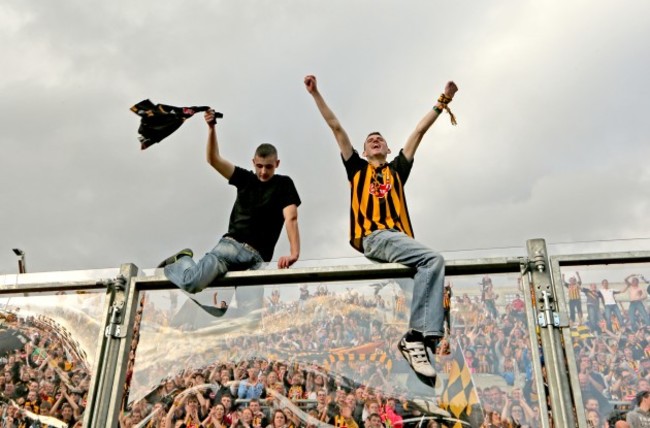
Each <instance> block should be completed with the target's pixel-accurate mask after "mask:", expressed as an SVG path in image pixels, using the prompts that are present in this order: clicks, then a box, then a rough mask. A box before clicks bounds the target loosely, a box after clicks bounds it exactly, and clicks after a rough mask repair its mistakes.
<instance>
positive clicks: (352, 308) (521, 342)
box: [122, 277, 539, 428]
mask: <svg viewBox="0 0 650 428" xmlns="http://www.w3.org/2000/svg"><path fill="white" fill-rule="evenodd" d="M515 287H516V286H515ZM314 288H315V289H312V290H309V289H308V287H307V286H303V287H301V291H300V295H299V296H298V297H297V298H295V299H286V298H285V299H283V298H282V296H281V295H280V291H279V290H274V291H273V292H272V293H271V295H270V296H269V297H268V298H267V299H266V305H265V311H264V315H263V317H262V320H261V322H260V324H261V325H262V326H263V328H260V330H259V331H257V332H254V333H252V334H242V335H229V336H228V337H227V338H222V339H218V338H214V339H211V340H214V348H215V350H214V351H213V352H211V353H210V352H207V353H202V354H203V355H201V356H200V357H197V356H195V357H194V358H193V359H192V363H191V364H186V365H185V367H186V368H185V369H183V370H174V371H168V372H167V373H165V374H164V375H162V376H160V377H158V378H157V379H158V381H155V380H154V379H156V376H159V375H161V374H162V373H163V372H164V370H162V371H161V370H160V369H159V368H160V365H158V366H153V365H151V366H149V369H148V370H142V371H140V370H138V368H137V367H135V370H134V372H133V379H137V380H138V382H140V383H146V382H150V383H149V385H152V386H155V385H159V386H157V387H155V388H154V389H153V390H151V391H150V392H149V393H148V394H146V396H143V394H140V393H138V394H134V395H133V396H132V401H131V402H130V404H129V406H128V411H126V412H125V413H124V415H123V417H122V427H123V428H127V427H132V426H147V427H177V426H183V424H185V426H186V427H194V426H204V427H209V426H213V427H217V426H219V427H221V426H228V427H230V426H232V427H233V428H237V427H239V426H240V425H243V426H244V427H249V426H250V425H253V426H254V427H255V428H257V427H258V426H262V427H263V428H266V427H267V426H270V425H273V424H274V423H275V422H276V421H275V419H276V417H277V419H278V420H280V419H282V416H280V413H285V414H284V423H282V421H278V422H277V426H278V427H279V426H282V425H284V426H287V427H290V426H291V425H293V426H294V427H296V428H297V427H298V426H307V425H310V424H316V425H319V424H322V423H328V424H331V425H337V426H341V427H343V426H346V427H347V426H349V427H350V428H354V426H355V424H356V426H358V427H365V426H371V425H372V426H373V427H374V428H381V427H392V426H393V425H396V426H398V428H399V427H401V426H405V425H416V424H420V425H421V424H425V425H426V424H427V423H429V422H430V423H431V426H433V425H434V424H438V423H440V424H441V425H440V426H444V425H442V424H444V423H445V421H444V420H442V419H440V418H438V417H431V418H422V412H421V411H420V409H421V406H419V405H418V400H417V397H415V396H414V394H413V393H412V391H411V388H410V387H408V386H407V385H406V379H407V374H408V367H407V366H406V365H405V364H404V362H403V360H402V357H401V356H399V354H398V353H397V352H396V348H395V346H394V344H395V342H396V341H397V340H399V337H400V335H401V333H403V330H404V328H405V326H404V323H405V321H406V319H407V313H408V312H407V309H408V297H407V296H405V295H404V294H403V293H401V292H400V291H394V292H393V293H392V295H391V293H390V292H389V290H391V289H393V290H394V289H395V288H397V287H390V286H386V284H377V285H376V286H375V288H376V290H377V292H376V293H368V294H362V293H359V292H356V291H355V290H354V289H348V290H346V291H344V292H339V293H335V292H330V291H328V290H327V288H326V287H325V286H323V285H319V286H315V287H314ZM451 290H453V287H452V288H451ZM380 291H382V292H381V293H380ZM469 291H470V292H468V293H467V294H460V295H458V296H454V297H453V298H452V302H453V303H452V317H451V319H452V324H451V331H450V336H451V341H450V342H451V345H452V355H453V352H454V348H455V347H456V346H460V347H461V349H462V350H463V353H464V356H465V361H466V364H467V368H468V370H469V371H470V372H471V373H473V377H474V378H475V382H476V384H477V387H476V392H477V394H478V396H479V398H480V400H481V409H480V410H482V411H484V412H485V414H486V415H487V414H488V413H495V412H496V413H498V417H499V418H500V419H501V420H502V421H503V422H504V423H505V422H508V421H510V422H512V421H513V420H516V421H518V426H522V427H524V426H531V427H534V426H538V425H539V406H538V399H537V392H536V388H535V383H534V382H533V379H532V373H533V370H532V360H531V352H530V338H529V336H528V328H527V326H526V319H525V316H524V306H525V305H524V302H523V300H522V299H521V293H519V294H517V293H514V294H513V295H512V296H510V297H509V298H508V299H504V298H500V296H498V295H497V294H496V292H495V291H494V289H493V286H492V284H491V280H490V278H487V277H486V278H484V279H483V281H481V284H479V285H478V286H477V287H476V289H474V290H469ZM143 307H144V308H145V310H144V311H143V313H142V320H143V327H142V329H143V330H144V329H152V328H153V327H152V325H153V324H155V322H154V318H155V317H159V318H158V320H169V319H171V318H172V316H171V315H168V314H163V313H162V312H164V311H161V310H159V309H156V308H155V307H150V305H149V304H147V303H145V304H143ZM149 309H151V314H152V315H151V316H149V314H148V313H149ZM163 323H164V321H163ZM145 325H146V326H145ZM159 328H161V329H166V328H167V326H166V325H160V326H159ZM457 344H458V345H457ZM360 349H361V350H362V351H359V350H360ZM224 350H227V352H225V351H224ZM137 352H138V349H137V347H136V348H135V359H136V360H138V356H137V355H138V354H137ZM360 352H361V353H362V354H363V355H364V357H363V358H360V357H359V355H360V354H359V353H360ZM334 354H335V355H336V357H335V358H329V357H330V356H331V355H334ZM341 354H344V355H345V354H347V355H355V356H356V357H352V358H341V357H340V355H341ZM144 358H146V357H144ZM436 365H437V368H438V371H439V372H440V373H442V375H441V376H440V378H441V380H440V381H439V382H438V390H437V393H438V395H439V394H440V392H441V389H442V386H443V385H442V384H443V383H444V382H445V379H446V377H447V376H448V374H449V372H450V370H451V367H452V357H451V355H450V356H446V357H445V356H442V357H438V358H437V359H436ZM170 372H171V373H174V375H172V376H168V374H169V373H170ZM165 376H166V377H165ZM163 377H164V379H163V380H162V381H160V379H162V378H163ZM481 379H482V381H481ZM280 398H284V399H280ZM251 399H253V404H252V405H253V407H255V408H256V407H257V406H259V407H260V408H261V409H262V411H263V412H265V413H264V418H263V419H261V421H263V423H261V425H260V423H259V422H255V423H254V424H253V423H251V422H249V419H250V418H249V416H250V415H249V410H247V409H248V408H249V407H250V405H251V402H250V400H251ZM428 399H430V400H431V399H434V398H432V396H429V397H428ZM224 400H225V402H224ZM346 402H348V404H347V407H349V408H350V409H351V416H349V417H348V413H347V410H346V406H345V405H344V403H346ZM375 404H376V406H375ZM222 407H224V409H222ZM324 409H327V412H325V413H323V410H324ZM222 410H223V411H222ZM278 410H279V411H281V412H278ZM252 413H253V414H257V409H253V412H252ZM222 414H224V415H226V416H224V418H225V419H223V420H222V416H221V415H222ZM373 414H376V417H373V418H370V419H368V418H369V416H370V415H373ZM227 416H228V417H227ZM416 416H417V417H416ZM233 418H234V420H233ZM314 418H315V419H314ZM495 418H496V416H493V417H492V419H495ZM257 419H258V418H254V420H255V421H257ZM216 420H219V421H221V422H215V421H216ZM436 420H437V422H436ZM224 421H225V422H224ZM447 422H448V421H447ZM486 426H487V425H486ZM495 426H499V425H495ZM513 426H515V425H513Z"/></svg>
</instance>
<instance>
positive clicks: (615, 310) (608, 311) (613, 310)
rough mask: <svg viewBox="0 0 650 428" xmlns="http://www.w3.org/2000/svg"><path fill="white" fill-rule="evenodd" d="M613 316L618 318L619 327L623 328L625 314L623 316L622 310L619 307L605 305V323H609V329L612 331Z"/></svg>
mask: <svg viewBox="0 0 650 428" xmlns="http://www.w3.org/2000/svg"><path fill="white" fill-rule="evenodd" d="M612 315H614V316H616V319H617V320H618V325H620V326H621V328H623V314H621V309H620V308H619V307H618V305H605V322H606V323H607V328H608V329H610V330H611V329H612Z"/></svg>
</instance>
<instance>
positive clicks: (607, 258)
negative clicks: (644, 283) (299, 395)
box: [550, 251, 650, 266]
mask: <svg viewBox="0 0 650 428" xmlns="http://www.w3.org/2000/svg"><path fill="white" fill-rule="evenodd" d="M550 258H551V260H557V261H558V263H560V266H581V265H613V264H630V263H650V251H628V252H622V253H593V254H567V255H557V256H551V257H550Z"/></svg>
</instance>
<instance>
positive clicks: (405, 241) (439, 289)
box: [363, 229, 445, 337]
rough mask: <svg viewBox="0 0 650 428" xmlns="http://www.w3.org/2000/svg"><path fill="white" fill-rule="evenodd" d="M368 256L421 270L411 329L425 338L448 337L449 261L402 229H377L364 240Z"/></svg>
mask: <svg viewBox="0 0 650 428" xmlns="http://www.w3.org/2000/svg"><path fill="white" fill-rule="evenodd" d="M363 248H364V255H365V256H366V257H368V258H370V259H376V260H379V261H382V262H389V263H401V264H403V265H405V266H409V267H413V268H416V269H417V272H416V274H415V276H414V277H413V283H414V284H413V301H412V303H411V317H410V320H409V328H410V329H412V330H415V331H418V332H420V333H422V334H423V335H424V336H425V337H429V336H436V337H442V336H444V309H443V303H442V302H443V293H444V285H445V284H444V281H445V261H444V259H443V258H442V255H440V254H439V253H437V252H435V251H433V250H431V249H429V248H427V247H425V246H424V245H422V244H420V243H419V242H417V241H416V240H415V239H413V238H411V237H409V236H408V235H406V234H405V233H403V232H400V231H398V230H393V229H388V230H375V231H374V232H372V233H371V234H370V235H368V236H366V237H365V238H363Z"/></svg>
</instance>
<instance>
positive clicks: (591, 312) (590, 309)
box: [587, 304, 600, 332]
mask: <svg viewBox="0 0 650 428" xmlns="http://www.w3.org/2000/svg"><path fill="white" fill-rule="evenodd" d="M587 316H588V317H589V326H590V327H591V330H592V331H598V332H600V325H599V324H598V321H600V313H599V311H598V305H590V304H587Z"/></svg>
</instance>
